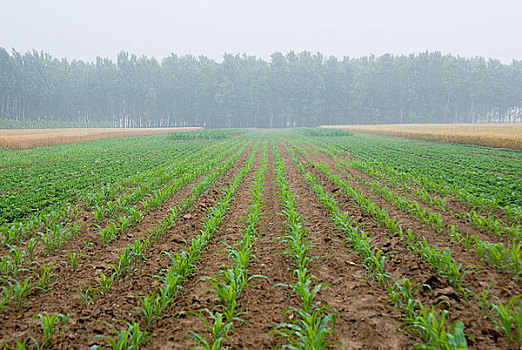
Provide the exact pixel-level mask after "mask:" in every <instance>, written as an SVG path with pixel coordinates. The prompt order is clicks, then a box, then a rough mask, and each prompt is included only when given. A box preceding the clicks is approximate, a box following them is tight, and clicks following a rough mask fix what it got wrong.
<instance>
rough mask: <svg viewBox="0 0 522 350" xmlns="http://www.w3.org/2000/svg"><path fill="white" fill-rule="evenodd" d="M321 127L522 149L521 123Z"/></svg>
mask: <svg viewBox="0 0 522 350" xmlns="http://www.w3.org/2000/svg"><path fill="white" fill-rule="evenodd" d="M322 128H327V129H342V130H351V131H357V132H364V133H370V134H379V135H389V136H400V137H406V138H412V139H420V140H428V141H439V142H452V143H463V144H471V145H480V146H486V147H502V148H511V149H518V150H521V149H522V123H508V124H502V123H500V124H498V123H487V124H486V123H485V124H480V123H475V124H382V125H331V126H330V125H329V126H322Z"/></svg>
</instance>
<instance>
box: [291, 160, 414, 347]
mask: <svg viewBox="0 0 522 350" xmlns="http://www.w3.org/2000/svg"><path fill="white" fill-rule="evenodd" d="M282 154H283V155H284V156H285V158H286V167H287V173H288V179H290V185H291V188H292V191H293V192H294V193H295V194H296V195H297V197H298V204H299V208H300V212H301V213H302V214H303V216H304V217H305V219H306V220H307V225H306V227H307V229H309V237H310V238H311V239H312V240H313V249H312V250H311V251H310V255H311V256H317V257H319V259H317V260H315V261H314V262H312V264H311V272H312V273H313V274H314V275H316V276H317V278H318V281H320V282H325V283H329V284H330V285H331V286H332V288H322V289H321V292H320V300H321V301H324V302H326V303H327V304H328V305H330V306H331V307H333V308H335V309H336V310H337V311H338V319H337V322H336V326H335V331H336V332H337V333H338V334H339V339H338V340H339V342H340V343H341V344H342V345H341V347H342V348H344V349H380V348H386V349H406V348H409V347H411V346H412V345H413V344H414V342H415V341H419V339H414V338H411V337H408V336H407V335H406V334H404V333H403V332H401V331H400V330H398V328H399V327H400V325H401V323H400V322H399V321H398V319H397V316H398V313H397V311H396V310H395V309H394V307H393V305H392V304H390V302H389V300H388V292H387V291H386V290H385V289H382V288H380V287H379V286H378V285H377V284H376V283H375V281H374V280H370V279H368V274H367V271H366V269H365V268H364V264H363V261H362V260H361V257H360V256H359V255H358V254H357V253H355V252H354V251H353V250H352V249H350V247H348V246H347V244H346V242H345V240H344V238H345V234H344V232H343V231H342V230H340V229H336V227H335V224H334V223H332V222H329V221H328V217H329V214H328V211H327V210H326V209H325V208H324V206H323V205H322V204H321V203H320V202H319V200H318V199H317V196H316V195H315V193H314V192H313V190H312V189H311V188H310V186H309V185H308V183H307V182H306V180H305V178H304V177H303V176H302V175H301V173H300V172H299V170H298V169H297V168H296V167H295V165H294V164H293V163H292V162H291V161H290V160H289V155H288V153H287V152H286V150H283V153H282ZM375 330H378V332H376V331H375ZM384 344H386V345H385V346H384ZM383 346H384V347H383Z"/></svg>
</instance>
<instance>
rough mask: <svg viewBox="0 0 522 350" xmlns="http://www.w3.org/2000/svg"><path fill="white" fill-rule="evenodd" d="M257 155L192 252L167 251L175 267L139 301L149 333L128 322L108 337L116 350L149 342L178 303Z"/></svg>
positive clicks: (242, 171)
mask: <svg viewBox="0 0 522 350" xmlns="http://www.w3.org/2000/svg"><path fill="white" fill-rule="evenodd" d="M255 154H256V152H253V153H252V154H251V156H250V157H249V159H248V161H247V163H246V164H245V166H244V167H243V168H242V169H240V170H239V172H238V173H237V174H236V175H235V176H234V179H233V180H232V182H231V184H230V186H229V188H227V189H225V190H224V195H223V197H222V198H221V199H220V200H219V202H218V203H216V204H215V205H214V206H213V207H211V208H210V209H209V211H208V212H209V215H208V217H207V218H206V219H205V220H204V222H203V223H202V226H203V229H202V230H201V232H200V234H199V235H198V236H196V237H195V238H194V239H192V241H191V243H190V245H189V247H188V250H187V251H182V252H178V253H170V252H164V254H166V255H167V256H168V257H169V258H170V259H171V263H172V265H171V267H170V268H168V269H166V270H163V271H161V272H160V273H159V275H158V278H159V281H160V284H161V285H160V287H159V288H157V289H155V290H153V291H151V292H150V293H149V294H147V295H145V296H143V297H140V298H139V302H140V308H139V309H140V313H141V314H142V315H143V316H144V318H145V320H146V327H145V331H143V332H142V331H139V325H138V324H137V323H136V322H134V321H133V322H129V323H127V325H128V327H127V328H124V329H122V330H117V329H115V331H116V332H117V338H112V337H110V336H105V338H106V340H107V341H108V342H109V345H110V346H111V347H112V348H113V349H135V348H137V347H136V345H138V346H139V345H141V343H144V342H145V341H146V340H147V336H148V334H149V330H150V329H151V327H152V324H153V322H154V320H156V319H158V318H160V317H161V315H162V314H163V313H164V312H165V310H166V308H167V307H168V306H169V305H170V304H171V303H173V302H174V300H175V297H176V296H177V295H178V293H179V292H180V290H181V287H182V285H183V284H184V283H185V281H186V280H187V278H188V277H189V275H190V274H191V272H193V271H194V269H195V268H196V263H197V262H198V261H199V259H200V258H201V255H202V253H203V251H204V250H205V248H206V246H207V244H208V242H209V241H210V239H211V238H212V237H213V235H214V234H215V233H216V231H217V230H218V229H219V225H220V223H221V221H222V220H223V218H224V217H225V215H226V213H227V212H228V209H229V208H230V203H231V202H232V200H233V198H234V195H235V193H236V192H237V190H238V188H239V185H240V184H241V182H242V180H243V178H244V177H245V176H246V174H247V173H248V172H249V171H250V169H251V168H252V166H253V164H254V161H255ZM174 212H177V211H174ZM136 338H140V339H141V343H140V344H135V343H136V342H133V341H132V340H133V339H136ZM93 349H102V346H101V345H98V346H97V347H93Z"/></svg>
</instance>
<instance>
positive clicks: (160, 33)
mask: <svg viewBox="0 0 522 350" xmlns="http://www.w3.org/2000/svg"><path fill="white" fill-rule="evenodd" d="M0 13H1V17H0V18H1V20H0V46H2V47H4V48H6V49H8V50H10V49H11V48H15V49H16V50H18V51H22V52H25V51H27V50H29V49H33V48H34V49H37V50H44V51H47V52H49V53H51V54H52V55H53V56H55V57H66V58H68V59H72V58H77V59H83V60H93V59H94V58H95V57H96V56H102V57H111V58H114V57H116V54H117V53H118V52H119V51H120V50H126V51H128V52H131V53H136V54H138V55H142V54H144V55H148V56H155V57H157V58H162V57H165V56H167V55H169V54H170V53H171V52H173V53H176V54H187V53H191V54H195V55H205V56H208V57H210V58H214V59H217V60H220V59H221V57H222V55H223V53H225V52H228V53H247V54H249V55H256V56H259V57H262V58H265V59H268V58H269V57H270V54H272V53H273V52H275V51H282V52H287V51H289V50H294V51H302V50H308V51H312V52H316V51H320V52H322V53H323V54H325V55H334V56H337V57H339V58H342V57H343V56H351V57H359V56H367V55H370V54H372V53H373V54H375V55H381V54H383V53H394V54H403V53H404V54H407V53H411V52H420V51H425V50H430V51H442V52H443V53H452V54H454V55H460V56H466V57H469V56H484V57H486V58H488V57H493V58H498V59H500V60H502V61H503V62H504V63H509V62H511V60H512V59H517V60H522V17H521V16H522V0H491V1H485V0H474V1H473V0H437V1H435V0H431V1H428V0H373V1H372V0H366V1H364V0H359V1H351V0H346V1H340V0H338V1H333V0H322V1H308V0H300V1H297V0H279V1H275V0H258V1H248V0H242V1H239V0H234V1H232V0H186V1H175V0H142V1H136V0H31V1H29V0H0Z"/></svg>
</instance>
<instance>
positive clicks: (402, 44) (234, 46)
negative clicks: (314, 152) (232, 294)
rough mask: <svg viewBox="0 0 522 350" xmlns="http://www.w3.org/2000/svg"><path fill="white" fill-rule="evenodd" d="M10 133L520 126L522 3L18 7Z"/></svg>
mask: <svg viewBox="0 0 522 350" xmlns="http://www.w3.org/2000/svg"><path fill="white" fill-rule="evenodd" d="M1 9H2V12H3V13H4V14H7V15H5V16H4V18H3V19H2V21H1V22H0V128H61V127H166V126H173V127H187V126H196V127H205V128H223V127H228V128H230V127H269V128H274V127H275V128H277V127H300V126H319V125H334V124H338V125H349V124H390V123H392V124H404V123H414V124H415V123H491V122H495V123H513V122H521V121H522V108H521V106H522V61H521V59H522V45H521V43H522V39H520V35H519V33H522V21H520V19H519V18H518V17H517V16H519V14H520V13H522V2H519V1H507V0H500V1H496V2H495V3H494V4H493V3H492V2H490V1H482V0H479V1H468V0H467V1H458V2H452V1H449V0H443V1H438V2H433V3H428V2H420V1H410V0H408V1H406V0H401V1H393V2H391V1H367V2H355V1H332V0H327V1H323V2H321V4H320V5H319V4H318V3H317V2H313V1H294V0H291V1H284V2H277V1H273V0H268V1H264V2H246V1H219V2H217V1H208V0H203V1H191V2H182V1H157V0H155V1H148V2H139V1H121V0H114V1H100V0H94V1H83V0H82V1H63V0H61V1H59V0H50V1H45V2H41V1H4V2H3V3H2V5H1Z"/></svg>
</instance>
